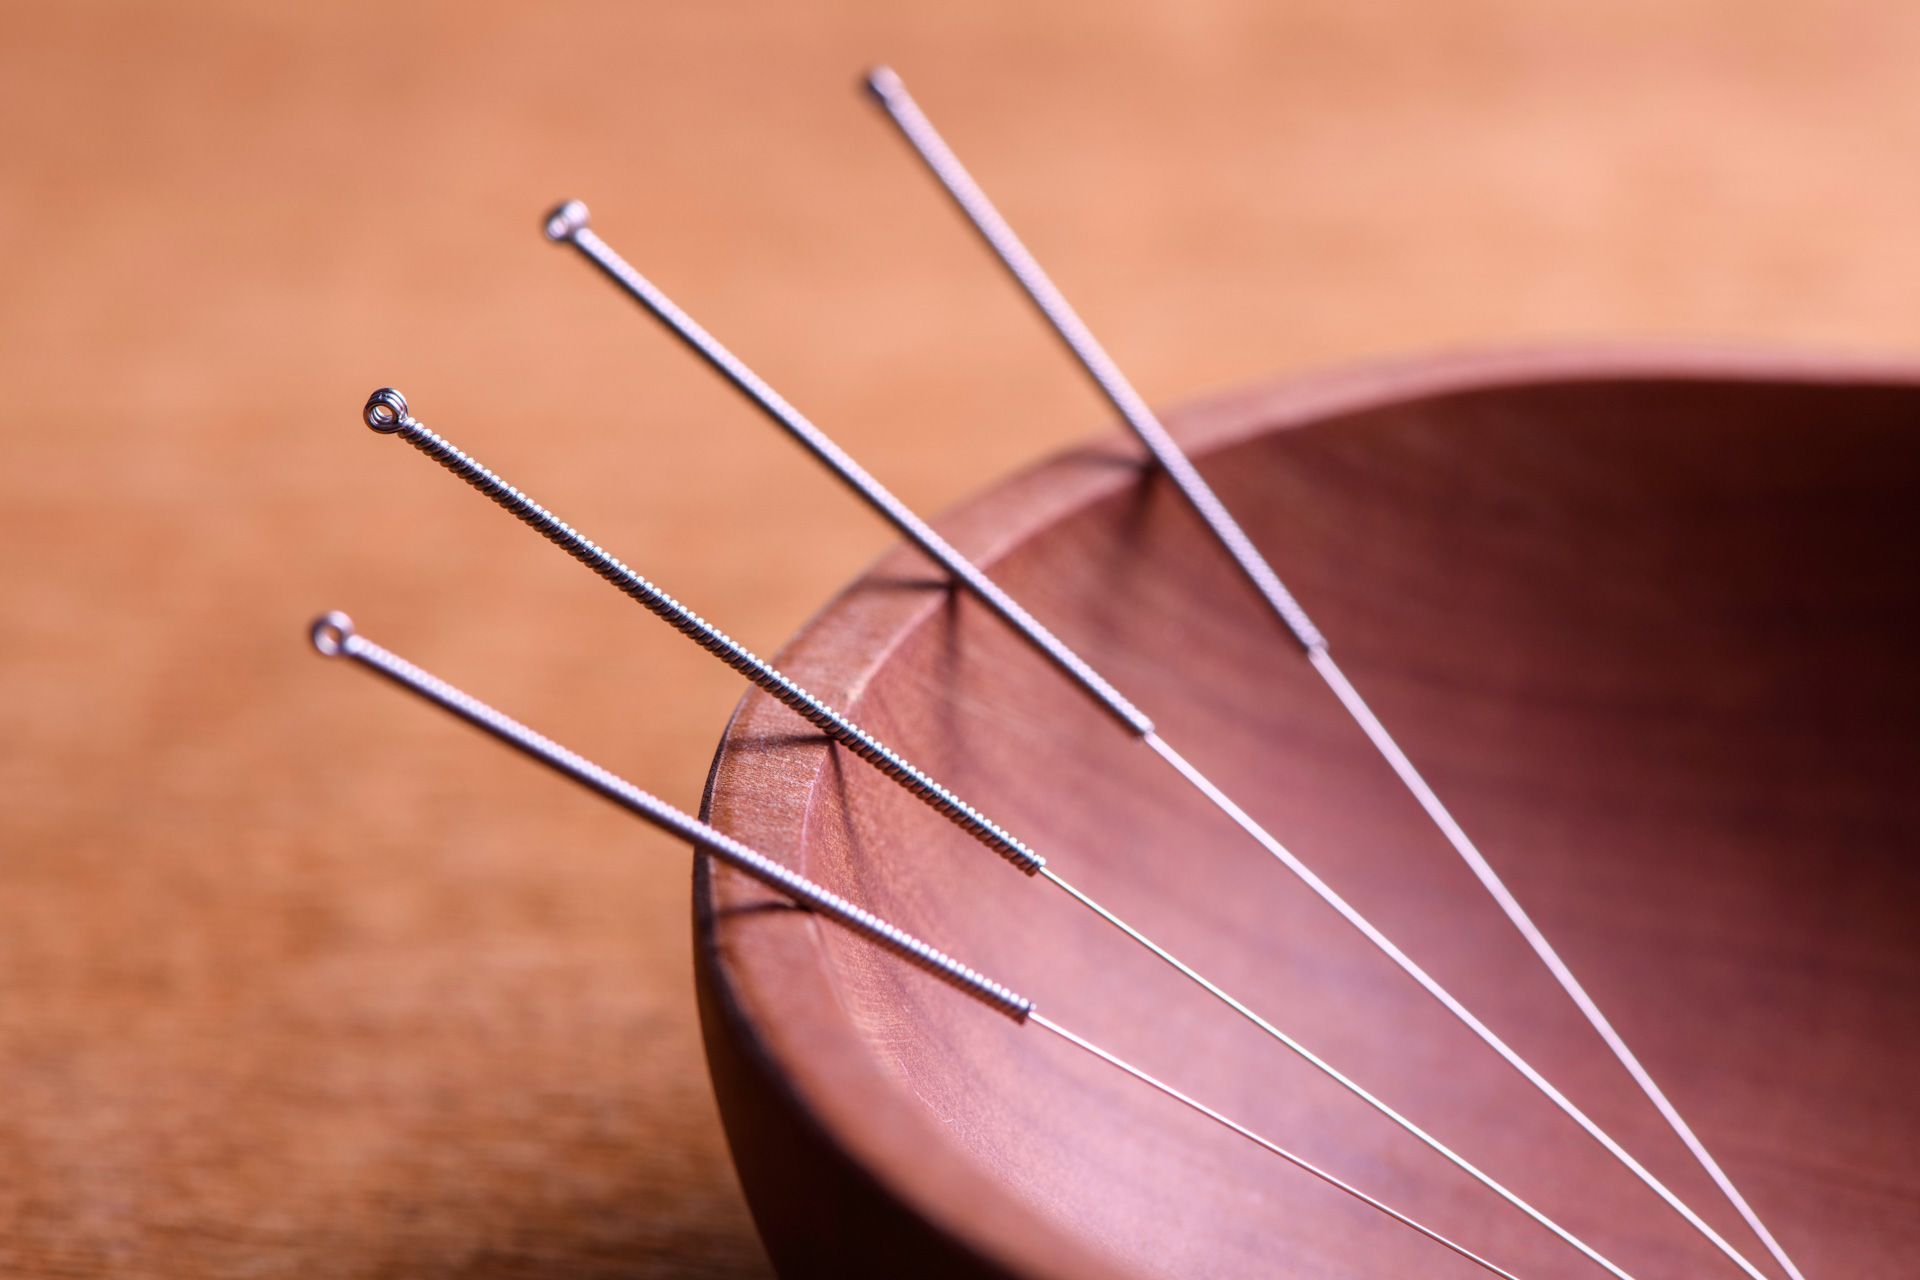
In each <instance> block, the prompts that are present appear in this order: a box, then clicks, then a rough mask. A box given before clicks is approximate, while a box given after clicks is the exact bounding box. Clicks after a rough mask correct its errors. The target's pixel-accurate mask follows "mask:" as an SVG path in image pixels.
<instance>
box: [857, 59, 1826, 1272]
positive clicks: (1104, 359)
mask: <svg viewBox="0 0 1920 1280" xmlns="http://www.w3.org/2000/svg"><path fill="white" fill-rule="evenodd" d="M867 88H868V89H869V90H870V91H871V92H872V94H873V96H874V98H875V100H876V101H878V102H879V103H880V105H881V107H882V108H883V109H885V111H886V113H887V115H888V116H889V117H890V118H891V119H892V120H893V122H894V124H895V125H896V126H897V127H898V128H899V130H900V133H901V135H902V136H903V137H905V138H906V140H907V142H908V144H909V145H910V146H912V148H913V149H914V151H915V152H916V153H917V154H918V155H919V157H920V159H921V160H922V161H923V162H924V163H925V164H926V167H927V169H928V171H929V172H931V173H932V174H933V176H934V178H935V180H937V181H938V182H939V183H940V185H941V186H942V187H943V188H945V189H946V192H947V194H948V195H949V196H951V197H952V199H953V202H954V203H955V204H956V205H958V206H959V207H960V210H961V212H962V213H964V214H965V215H966V217H967V220H968V221H969V222H970V223H972V224H973V228H974V230H975V231H977V232H978V233H979V234H980V238H981V239H982V240H984V241H985V242H986V243H987V246H988V247H989V248H990V249H992V250H993V253H994V255H995V256H996V257H998V258H999V259H1000V262H1001V265H1003V266H1004V267H1005V268H1006V269H1007V272H1008V274H1010V275H1011V276H1012V277H1013V278H1014V280H1015V281H1016V282H1017V283H1018V284H1019V285H1020V287H1021V289H1022V290H1023V291H1024V292H1025V293H1026V295H1027V297H1028V299H1029V300H1030V301H1031V302H1032V303H1033V305H1034V306H1035V307H1036V308H1038V310H1039V311H1040V314H1041V315H1042V316H1043V317H1045V318H1046V320H1047V323H1048V324H1049V325H1051V326H1052V328H1053V331H1054V332H1055V333H1056V334H1057V335H1058V336H1059V337H1060V340H1061V341H1062V342H1064V343H1065V344H1066V346H1067V348H1068V350H1070V351H1071V352H1072V353H1073V355H1074V357H1075V358H1076V359H1077V360H1078V361H1079V362H1080V364H1081V366H1082V367H1083V368H1084V369H1085V370H1086V372H1087V374H1088V375H1089V376H1090V377H1091V378H1092V379H1093V381H1094V383H1095V384H1096V385H1097V386H1098V387H1099V388H1100V391H1101V392H1102V393H1103V394H1104V395H1105V396H1106V398H1107V400H1108V402H1109V403H1111V404H1112V405H1113V407H1114V408H1115V409H1116V410H1118V411H1119V413H1120V416H1121V417H1122V418H1123V419H1124V420H1125V421H1126V423H1127V425H1128V426H1129V427H1131V428H1132V429H1133V433H1134V434H1135V435H1136V436H1138V437H1139V439H1140V442H1141V443H1142V444H1143V445H1145V446H1146V448H1147V451H1148V452H1149V453H1150V454H1152V455H1153V458H1154V461H1156V462H1157V463H1159V464H1160V467H1161V469H1162V470H1164V471H1165V472H1166V473H1167V476H1168V478H1169V479H1171V480H1172V481H1173V483H1174V485H1175V486H1176V487H1177V488H1178V489H1179V490H1180V493H1181V495H1182V496H1183V497H1185V498H1186V500H1187V502H1188V504H1189V505H1191V506H1192V507H1193V509H1194V511H1195V513H1196V514H1198V515H1199V517H1200V519H1201V520H1202V521H1203V522H1204V523H1205V524H1206V526H1207V528H1208V529H1209V530H1211V531H1212V533H1213V535H1214V537H1215V538H1216V539H1218V541H1219V542H1220V545H1221V546H1222V547H1223V548H1224V549H1225V550H1226V552H1227V554H1228V555H1230V556H1231V557H1232V558H1233V561H1234V563H1235V564H1236V565H1238V566H1239V567H1240V570H1241V572H1242V573H1244V574H1245V575H1246V577H1247V579H1248V581H1249V582H1251V583H1252V584H1253V586H1254V589H1255V590H1256V591H1258V592H1259V593H1260V596H1261V598H1262V599H1263V600H1265V601H1266V602H1267V605H1268V607H1270V608H1271V609H1272V610H1273V612H1274V613H1275V614H1276V615H1277V616H1278V617H1279V619H1280V620H1281V621H1282V622H1283V623H1285V624H1286V626H1287V628H1288V629H1289V630H1290V631H1291V632H1292V633H1293V635H1294V638H1295V639H1296V640H1298V641H1299V642H1300V645H1301V647H1302V648H1303V649H1304V650H1305V651H1306V654H1307V658H1308V660H1309V661H1310V662H1311V663H1312V664H1313V668H1314V670H1315V671H1316V672H1318V673H1319V675H1320V677H1321V679H1322V680H1323V681H1325V682H1326V685H1327V687H1328V688H1329V689H1331V690H1332V691H1333V693H1334V695H1335V697H1337V698H1338V699H1339V700H1340V703H1341V705H1342V706H1343V707H1345V708H1346V710H1347V713H1348V714H1349V715H1350V716H1352V718H1353V720H1354V722H1355V723H1356V724H1358V725H1359V726H1360V728H1361V730H1362V731H1363V732H1365V734H1366V735H1367V738H1368V740H1369V741H1371V742H1372V743H1373V745H1374V748H1375V749H1376V750H1377V751H1378V752H1379V753H1380V755H1381V756H1382V757H1383V758H1384V759H1385V760H1386V762H1387V763H1388V764H1389V765H1390V766H1391V767H1392V769H1393V771H1394V773H1395V774H1397V775H1398V776H1399V778H1400V781H1401V782H1402V783H1403V784H1404V785H1405V786H1406V788H1407V790H1408V791H1410V792H1412V793H1413V796H1414V798H1415V799H1416V800H1418V801H1419V803H1420V807H1421V808H1422V809H1424V810H1425V811H1426V813H1427V816H1428V818H1429V819H1431V820H1432V822H1433V824H1434V825H1435V826H1436V827H1438V828H1439V829H1440V832H1441V834H1442V835H1444V836H1445V837H1446V839H1447V841H1448V843H1450V844H1451V845H1452V846H1453V848H1454V851H1455V852H1456V853H1458V854H1459V855H1460V858H1461V859H1462V860H1463V861H1464V862H1465V863H1466V864H1467V866H1468V867H1469V868H1470V869H1471V870H1472V872H1473V874H1474V876H1475V877H1476V878H1478V879H1479V881H1480V883H1481V885H1482V886H1483V887H1484V888H1485V889H1486V891H1487V893H1488V894H1489V895H1491V896H1492V898H1493V900H1494V901H1495V902H1496V903H1498V904H1499V906H1500V909H1501V910H1502V911H1503V912H1505V913H1506V916H1507V919H1508V920H1509V921H1511V922H1512V923H1513V927H1514V928H1515V929H1517V930H1518V931H1519V933H1520V935H1521V936H1522V937H1523V938H1525V939H1526V941H1527V945H1528V946H1530V947H1532V948H1533V951H1534V954H1535V955H1537V956H1538V957H1539V958H1540V961H1541V963H1542V964H1544V965H1545V966H1546V968H1547V970H1548V972H1550V973H1551V974H1552V975H1553V977H1554V979H1555V981H1557V982H1558V983H1559V984H1560V987H1561V989H1562V990H1563V991H1565V992H1566V994H1567V996H1568V997H1569V998H1570V999H1571V1000H1572V1001H1573V1003H1574V1004H1575V1005H1576V1006H1577V1007H1578V1008H1579V1010H1580V1012H1581V1013H1582V1014H1584V1015H1585V1016H1586V1019H1587V1021H1588V1022H1589V1023H1590V1024H1592V1026H1593V1029H1594V1031H1595V1032H1597V1033H1598V1034H1599V1036H1600V1038H1601V1040H1603V1041H1604V1042H1605V1043H1606V1045H1607V1047H1608V1049H1610V1050H1611V1051H1612V1052H1613V1055H1614V1057H1615V1058H1617V1059H1619V1061H1620V1064H1621V1065H1622V1066H1623V1067H1625V1068H1626V1070H1627V1073H1628V1074H1629V1075H1631V1076H1632V1077H1633V1079H1634V1082H1635V1083H1636V1084H1638V1085H1639V1086H1640V1089H1641V1092H1643V1093H1644V1094H1645V1095H1646V1096H1647V1099H1648V1100H1649V1101H1651V1102H1652V1103H1653V1105H1654V1107H1655V1109H1657V1110H1658V1111H1659V1112H1660V1114H1661V1116H1662V1117H1663V1118H1664V1119H1665V1120H1666V1122H1667V1124H1668V1125H1669V1127H1671V1128H1672V1129H1673V1131H1674V1133H1675V1134H1677V1135H1678V1136H1679V1138H1680V1140H1681V1141H1682V1142H1683V1143H1685V1144H1686V1147H1687V1149H1688V1150H1689V1151H1691V1152H1692V1153H1693V1157H1694V1159H1695V1160H1697V1161H1698V1162H1699V1163H1700V1165H1701V1167H1702V1168H1704V1169H1705V1170H1706V1171H1707V1173H1708V1174H1709V1175H1710V1176H1711V1177H1712V1178H1713V1181H1714V1183H1715V1184H1716V1185H1717V1186H1718V1187H1719V1188H1720V1190H1721V1192H1722V1194H1724V1195H1725V1196H1726V1198H1727V1200H1728V1201H1729V1202H1730V1203H1731V1204H1732V1205H1733V1207H1734V1208H1735V1209H1737V1210H1738V1211H1739V1213H1740V1216H1741V1217H1742V1218H1743V1219H1745V1220H1746V1223H1747V1226H1748V1227H1750V1228H1751V1229H1752V1231H1753V1233H1754V1235H1755V1236H1756V1237H1758V1238H1759V1240H1760V1242H1761V1243H1762V1244H1764V1245H1765V1246H1766V1248H1767V1251H1768V1252H1769V1253H1771V1254H1772V1255H1773V1257H1774V1259H1775V1261H1777V1262H1778V1263H1779V1264H1780V1265H1781V1267H1783V1268H1784V1269H1785V1270H1786V1272H1787V1274H1788V1275H1790V1276H1792V1277H1793V1280H1804V1277H1803V1276H1802V1275H1801V1273H1800V1269H1799V1268H1798V1267H1796V1266H1795V1265H1794V1263H1793V1259H1791V1258H1789V1257H1788V1256H1787V1253H1786V1250H1785V1249H1783V1248H1782V1247H1781V1246H1780V1243H1779V1241H1777V1240H1775V1239H1774V1236H1773V1233H1772V1232H1771V1231H1769V1230H1767V1227H1766V1224H1765V1223H1763V1222H1762V1221H1761V1220H1760V1215H1759V1214H1758V1213H1756V1212H1755V1211H1754V1209H1753V1206H1752V1205H1750V1204H1748V1203H1747V1199H1746V1197H1745V1196H1743V1195H1741V1194H1740V1191H1739V1189H1738V1188H1737V1187H1735V1186H1734V1184H1733V1180H1732V1179H1731V1178H1730V1177H1729V1176H1728V1175H1727V1173H1726V1171H1725V1170H1724V1169H1722V1168H1721V1167H1720V1163H1719V1162H1718V1161H1717V1160H1715V1159H1714V1158H1713V1156H1712V1154H1711V1153H1709V1152H1708V1150H1707V1148H1706V1144H1704V1143H1703V1142H1702V1141H1701V1140H1700V1138H1699V1136H1698V1135H1697V1134H1695V1133H1694V1131H1693V1129H1692V1127H1691V1126H1689V1125H1688V1124H1687V1122H1686V1120H1685V1119H1683V1118H1682V1117H1681V1115H1680V1112H1679V1110H1678V1108H1676V1107H1675V1106H1674V1105H1673V1103H1672V1102H1671V1101H1670V1100H1669V1099H1668V1098H1667V1095H1666V1093H1665V1091H1663V1090H1662V1089H1661V1088H1660V1086H1659V1085H1658V1084H1656V1083H1655V1082H1654V1079H1653V1077H1652V1075H1651V1074H1649V1073H1648V1071H1647V1069H1646V1067H1645V1066H1644V1065H1642V1063H1641V1061H1640V1059H1639V1058H1638V1057H1637V1056H1636V1055H1635V1054H1634V1052H1633V1051H1632V1050H1631V1049H1630V1048H1628V1047H1627V1043H1626V1041H1625V1040H1624V1039H1623V1038H1622V1037H1621V1035H1620V1033H1619V1032H1618V1031H1616V1030H1615V1029H1614V1026H1613V1023H1612V1022H1611V1021H1609V1020H1608V1018H1607V1016H1606V1015H1605V1014H1604V1013H1602V1012H1601V1011H1600V1006H1599V1005H1598V1004H1597V1003H1595V1001H1594V999H1593V997H1592V996H1590V995H1589V994H1588V993H1587V990H1586V988H1585V987H1584V986H1582V985H1581V983H1580V981H1579V979H1578V978H1576V977H1575V976H1574V974H1573V970H1572V969H1571V968H1569V967H1568V965H1567V963H1566V962H1565V961H1564V960H1562V959H1561V958H1560V953H1559V952H1558V951H1556V950H1555V949H1554V947H1553V944H1552V943H1550V942H1548V941H1547V938H1546V935H1545V934H1544V933H1542V932H1541V931H1540V928H1539V926H1537V925H1536V924H1534V922H1533V919H1532V917H1530V916H1529V915H1528V914H1527V912H1526V909H1525V908H1524V907H1522V906H1521V905H1520V902H1519V900H1518V899H1517V898H1515V897H1514V895H1513V893H1512V891H1511V890H1509V889H1508V888H1507V886H1506V883H1505V882H1504V881H1503V880H1502V879H1501V878H1500V875H1499V873H1498V872H1496V871H1495V870H1494V868H1493V866H1492V864H1491V863H1489V862H1488V861H1487V859H1486V857H1485V856H1484V855H1482V854H1481V852H1480V850H1479V848H1478V847H1476V846H1475V845H1474V843H1473V841H1472V840H1470V839H1469V838H1468V837H1467V833H1466V831H1465V830H1464V829H1463V828H1462V827H1461V826H1460V824H1459V823H1458V822H1457V821H1455V820H1454V817H1453V815H1452V814H1451V813H1450V812H1448V810H1447V807H1446V806H1445V805H1444V804H1442V803H1441V801H1440V797H1439V796H1438V795H1436V794H1435V793H1434V791H1433V788H1432V787H1430V786H1429V785H1428V784H1427V781H1426V779H1425V778H1423V777H1422V776H1421V775H1420V772H1419V770H1417V769H1415V768H1414V766H1413V762H1412V761H1411V760H1409V759H1408V758H1407V755H1406V753H1405V752H1403V751H1402V750H1401V749H1400V746H1399V744H1398V743H1396V742H1395V741H1394V740H1393V738H1392V736H1391V735H1390V734H1388V732H1387V730H1386V727H1385V726H1384V725H1382V724H1381V723H1380V721H1379V719H1378V718H1377V717H1376V716H1375V715H1374V714H1373V711H1372V710H1371V708H1369V707H1368V706H1367V704H1366V702H1365V700H1364V699H1362V698H1361V696H1360V693H1359V691H1358V690H1357V689H1355V688H1354V687H1353V685H1352V684H1351V683H1350V682H1349V681H1348V680H1347V677H1346V675H1345V674H1344V673H1343V672H1342V671H1341V670H1340V668H1339V666H1338V665H1337V664H1336V663H1335V662H1334V660H1333V656H1332V654H1330V653H1329V652H1328V647H1327V641H1326V638H1325V637H1324V636H1323V635H1322V634H1321V632H1320V630H1319V628H1317V627H1315V626H1314V624H1313V622H1312V620H1311V619H1309V618H1308V617H1307V614H1306V611H1305V610H1304V609H1302V608H1301V606H1300V604H1299V602H1298V601H1296V600H1295V599H1294V597H1293V595H1292V593H1291V592H1289V591H1288V590H1287V588H1286V587H1285V585H1283V584H1282V583H1281V581H1280V576H1279V575H1278V574H1277V573H1275V572H1274V570H1273V567H1272V566H1271V565H1269V564H1268V563H1267V560H1266V557H1264V556H1263V555H1261V554H1260V551H1259V548H1257V547H1256V546H1255V545H1254V543H1253V540H1252V539H1251V538H1249V537H1248V536H1247V534H1246V532H1245V530H1243V529H1242V528H1241V527H1240V525H1239V522H1238V521H1236V520H1235V519H1234V518H1233V515H1232V513H1231V512H1229V511H1228V509H1227V506H1226V504H1225V503H1223V502H1222V501H1221V500H1220V498H1219V495H1217V494H1216V493H1215V492H1214V491H1213V487H1212V486H1211V485H1209V484H1208V483H1207V481H1206V478H1205V477H1204V476H1202V475H1201V474H1200V471H1199V469H1198V468H1197V467H1195V466H1194V465H1193V461H1192V460H1191V459H1190V458H1188V457H1187V454H1186V451H1185V450H1184V449H1182V448H1181V447H1180V445H1179V442H1178V441H1176V440H1175V439H1174V438H1173V436H1172V434H1171V433H1170V432H1168V430H1167V429H1166V427H1165V426H1164V425H1163V424H1162V423H1161V421H1160V419H1159V417H1158V415H1156V414H1155V413H1154V412H1153V409H1152V407H1151V406H1149V405H1148V404H1147V402H1146V398H1145V397H1143V396H1142V395H1141V394H1140V393H1139V392H1138V391H1137V390H1136V389H1135V388H1134V386H1133V383H1132V382H1131V381H1130V380H1129V379H1128V378H1127V376H1126V374H1125V373H1123V372H1122V371H1121V369H1120V367H1119V365H1118V364H1117V363H1116V362H1115V361H1114V359H1113V357H1112V356H1110V355H1108V354H1107V350H1106V348H1105V347H1104V346H1102V345H1101V343H1100V341H1099V339H1098V338H1096V337H1094V335H1093V331H1092V330H1091V329H1089V328H1088V327H1087V325H1086V323H1085V321H1083V320H1082V319H1081V318H1080V315H1079V313H1078V312H1076V311H1075V310H1074V309H1073V306H1072V304H1071V303H1069V302H1068V301H1067V299H1066V296H1065V295H1064V294H1062V293H1061V292H1060V290H1059V288H1058V287H1056V286H1055V285H1054V283H1053V280H1052V278H1051V277H1049V276H1048V275H1047V273H1046V271H1045V269H1044V268H1042V267H1041V266H1040V263H1039V261H1038V260H1037V259H1036V258H1035V257H1034V256H1033V254H1032V253H1031V252H1030V251H1029V250H1028V249H1027V247H1026V245H1025V244H1024V243H1022V242H1021V240H1020V237H1019V236H1018V235H1017V234H1016V233H1015V232H1014V230H1013V228H1012V227H1011V226H1010V225H1009V224H1008V223H1007V220H1006V219H1005V218H1004V217H1002V216H1001V215H1000V211H999V210H998V209H996V208H995V207H994V205H993V202H992V201H991V200H989V199H988V198H987V195H986V193H985V192H984V191H983V190H981V188H980V185H979V184H978V183H977V182H975V181H974V179H973V175H972V174H970V173H969V172H967V168H966V166H965V165H963V164H962V163H961V162H960V159H959V157H958V156H956V155H955V154H954V153H953V150H952V149H951V148H950V147H949V146H948V145H947V143H946V140H945V139H944V138H942V137H941V136H940V133H939V131H938V130H936V129H935V128H934V126H933V123H932V121H930V120H929V119H927V116H926V114H925V112H923V111H922V110H921V109H920V105H919V104H918V103H917V102H915V101H914V99H913V96H912V95H911V94H910V93H908V92H907V87H906V85H905V84H904V83H903V82H902V81H901V79H900V77H899V75H898V74H896V73H895V72H894V71H893V70H892V69H891V68H888V67H879V68H876V69H875V70H874V71H873V72H872V73H871V74H869V75H868V77H867Z"/></svg>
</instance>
